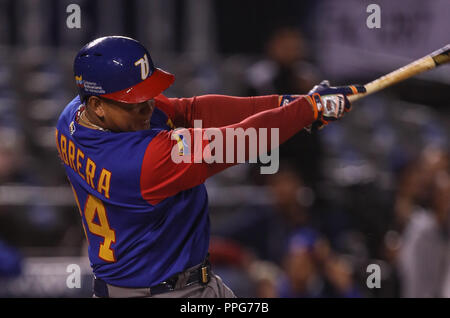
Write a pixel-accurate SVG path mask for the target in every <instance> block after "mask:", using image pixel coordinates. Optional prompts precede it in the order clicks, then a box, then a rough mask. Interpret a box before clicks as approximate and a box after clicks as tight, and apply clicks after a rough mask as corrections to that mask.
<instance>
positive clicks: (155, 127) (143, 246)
mask: <svg viewBox="0 0 450 318" xmlns="http://www.w3.org/2000/svg"><path fill="white" fill-rule="evenodd" d="M81 107H84V106H83V105H82V104H81V102H80V99H79V97H77V98H75V99H74V100H73V101H72V102H70V103H69V104H68V105H67V106H66V108H65V109H64V111H63V112H62V114H61V116H60V118H59V120H58V124H57V130H56V144H57V148H58V152H59V155H60V158H61V160H62V162H63V164H64V168H65V170H66V173H67V176H68V179H69V181H70V183H71V185H72V188H73V191H74V195H75V199H76V203H77V205H78V207H79V210H80V214H81V217H82V223H83V226H84V228H85V232H86V235H87V240H88V243H89V259H90V262H91V266H92V269H93V272H94V274H95V276H96V277H98V278H101V279H102V280H104V281H105V282H107V283H109V284H111V285H116V286H123V287H150V286H153V285H155V284H158V283H159V282H161V281H164V280H165V279H167V278H168V277H170V276H172V275H174V274H176V273H178V272H181V271H183V270H185V269H187V268H189V267H192V266H194V265H196V264H199V263H201V262H202V260H203V259H204V258H205V257H206V254H207V251H208V245H209V234H210V233H209V232H210V227H209V216H208V207H207V204H208V198H207V193H206V189H205V186H204V184H203V181H204V180H203V181H202V179H199V181H198V182H197V183H198V184H197V185H195V186H193V187H190V188H188V189H184V188H183V187H181V188H179V187H177V178H178V177H179V176H181V175H184V174H189V173H193V171H194V170H192V172H191V170H190V169H191V168H185V170H182V171H181V170H179V169H182V168H178V167H177V166H172V163H171V161H170V158H167V160H165V159H164V160H163V159H160V158H162V157H161V156H166V157H167V154H168V150H167V149H169V148H168V147H169V146H170V145H172V144H170V145H167V146H161V145H163V144H164V142H165V140H166V139H167V137H164V136H166V135H167V134H168V133H167V132H168V131H171V127H169V125H170V119H169V118H168V117H167V115H166V114H165V113H164V112H163V111H162V110H160V109H158V108H155V110H154V112H153V114H152V117H151V122H150V126H151V128H150V129H148V130H143V131H138V132H122V133H115V132H109V131H101V130H94V129H89V128H87V127H84V126H81V125H79V124H78V123H77V120H76V118H77V116H78V113H79V111H80V108H81ZM164 138H166V139H164ZM152 141H154V142H152ZM174 142H175V143H176V141H174ZM167 143H169V142H167ZM155 158H158V160H157V161H156V162H155V160H156V159H155ZM160 162H161V164H159V163H160ZM150 164H151V165H152V166H153V167H149V165H150ZM145 165H146V166H145ZM144 166H145V169H143V167H144ZM177 169H178V170H177ZM153 170H154V172H152V171H153ZM146 171H151V173H154V174H155V176H156V175H157V176H166V177H163V179H158V178H157V177H153V175H152V176H151V177H149V176H148V173H147V172H146ZM161 180H162V181H161ZM166 181H167V182H166ZM152 182H154V183H155V184H152ZM179 189H183V190H179Z"/></svg>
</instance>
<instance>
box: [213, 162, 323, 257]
mask: <svg viewBox="0 0 450 318" xmlns="http://www.w3.org/2000/svg"><path fill="white" fill-rule="evenodd" d="M267 183H268V188H269V191H270V196H271V199H272V200H273V204H272V206H267V207H261V206H260V207H251V206H247V207H243V208H242V209H240V210H241V211H240V212H239V213H236V214H235V216H233V217H229V218H228V219H227V220H226V222H224V223H223V224H222V226H221V227H220V228H219V229H217V233H216V234H218V235H220V236H223V237H228V238H232V239H233V240H235V241H238V242H240V243H241V244H243V245H244V246H246V247H247V248H248V249H250V250H252V251H253V252H254V253H255V255H256V256H257V257H258V258H261V259H264V260H270V261H273V262H275V263H276V264H281V259H282V256H283V255H284V249H285V248H286V247H287V245H288V240H289V237H290V236H291V235H292V233H294V232H295V231H296V230H298V229H301V228H303V227H309V226H310V225H311V224H310V222H311V217H310V212H309V208H310V207H311V205H312V203H313V200H314V192H313V191H312V190H311V189H310V188H308V187H306V186H305V185H304V184H303V180H302V179H301V177H300V176H299V175H298V174H297V173H296V171H295V170H294V168H293V167H292V166H290V165H288V164H286V163H285V164H283V165H282V166H280V170H279V171H278V173H276V174H275V175H271V176H270V177H268V178H267Z"/></svg>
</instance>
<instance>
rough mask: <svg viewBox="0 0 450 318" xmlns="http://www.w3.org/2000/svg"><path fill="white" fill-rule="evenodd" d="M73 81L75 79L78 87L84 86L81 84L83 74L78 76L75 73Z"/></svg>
mask: <svg viewBox="0 0 450 318" xmlns="http://www.w3.org/2000/svg"><path fill="white" fill-rule="evenodd" d="M75 81H76V83H77V85H78V87H83V86H84V84H83V76H82V75H80V76H76V75H75Z"/></svg>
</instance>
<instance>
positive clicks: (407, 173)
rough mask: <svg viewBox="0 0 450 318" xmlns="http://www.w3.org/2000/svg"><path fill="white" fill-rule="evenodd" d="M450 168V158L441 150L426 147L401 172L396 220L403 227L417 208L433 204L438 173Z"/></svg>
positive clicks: (396, 203)
mask: <svg viewBox="0 0 450 318" xmlns="http://www.w3.org/2000/svg"><path fill="white" fill-rule="evenodd" d="M445 169H448V158H447V156H445V155H444V154H443V153H442V151H441V150H439V149H433V148H425V149H424V150H423V151H422V153H421V155H420V156H419V158H418V159H417V160H415V161H413V162H412V163H410V164H409V165H407V166H406V168H405V169H404V171H403V173H401V175H400V178H399V184H398V191H397V196H396V200H395V218H396V219H395V221H396V225H397V226H398V228H399V229H403V228H404V226H405V225H406V224H407V223H408V221H409V219H410V217H411V215H412V214H413V213H414V211H415V210H418V209H420V208H428V207H429V206H430V204H431V202H430V200H431V195H432V187H431V184H432V183H433V181H434V178H435V176H436V174H437V173H438V172H439V171H441V170H445Z"/></svg>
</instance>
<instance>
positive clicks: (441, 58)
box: [348, 44, 450, 102]
mask: <svg viewBox="0 0 450 318" xmlns="http://www.w3.org/2000/svg"><path fill="white" fill-rule="evenodd" d="M449 61H450V44H448V45H446V46H444V47H443V48H441V49H439V50H437V51H435V52H433V53H431V54H429V55H427V56H424V57H422V58H421V59H418V60H416V61H414V62H411V63H409V64H407V65H405V66H403V67H401V68H399V69H397V70H395V71H393V72H391V73H389V74H386V75H384V76H382V77H380V78H378V79H376V80H374V81H372V82H370V83H367V84H366V85H364V87H365V88H366V93H362V94H356V95H352V96H348V99H349V101H350V102H354V101H356V100H358V99H361V98H362V97H364V96H367V95H369V94H373V93H375V92H378V91H379V90H382V89H383V88H386V87H388V86H391V85H393V84H395V83H398V82H401V81H403V80H405V79H407V78H410V77H412V76H414V75H417V74H420V73H423V72H425V71H428V70H430V69H433V68H435V67H437V66H439V65H442V64H445V63H448V62H449Z"/></svg>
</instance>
